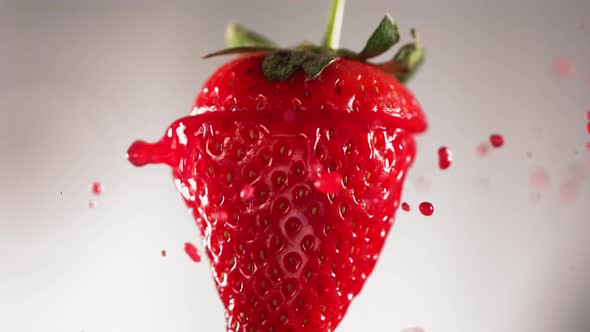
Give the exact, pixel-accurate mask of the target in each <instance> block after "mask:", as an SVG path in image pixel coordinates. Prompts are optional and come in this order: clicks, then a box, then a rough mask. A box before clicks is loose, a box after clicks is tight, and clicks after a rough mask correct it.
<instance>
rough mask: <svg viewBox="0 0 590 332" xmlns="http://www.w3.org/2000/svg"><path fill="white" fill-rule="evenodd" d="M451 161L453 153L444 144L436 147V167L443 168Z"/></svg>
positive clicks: (449, 164)
mask: <svg viewBox="0 0 590 332" xmlns="http://www.w3.org/2000/svg"><path fill="white" fill-rule="evenodd" d="M452 162H453V153H452V152H451V150H450V149H449V148H447V147H446V146H443V147H440V148H439V149H438V168H440V169H442V170H445V169H447V168H449V167H450V166H451V163H452Z"/></svg>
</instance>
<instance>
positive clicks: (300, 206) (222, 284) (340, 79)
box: [128, 54, 426, 332]
mask: <svg viewBox="0 0 590 332" xmlns="http://www.w3.org/2000/svg"><path fill="white" fill-rule="evenodd" d="M263 58H264V54H254V55H249V56H243V57H240V58H238V59H236V60H233V61H230V62H229V63H227V64H226V65H224V66H222V67H221V68H220V69H218V70H217V71H216V72H215V73H214V74H213V75H212V76H211V77H210V78H209V80H208V81H207V82H206V83H205V85H204V86H203V88H202V89H201V91H200V92H199V94H198V96H197V98H196V100H195V103H194V108H193V113H192V114H191V116H189V117H185V118H183V119H180V120H177V121H176V122H175V123H173V124H172V125H171V126H170V128H169V129H168V131H167V134H166V135H165V136H164V137H163V138H162V140H161V141H160V142H158V143H155V144H148V143H145V142H136V143H134V144H133V145H132V147H131V148H130V150H129V152H128V154H129V159H130V160H131V161H132V162H133V163H135V164H136V165H143V164H146V163H167V164H169V165H170V166H171V167H172V169H173V175H174V178H175V183H176V185H177V187H178V189H179V191H180V192H181V193H182V195H183V197H184V199H185V202H186V203H187V205H188V206H189V207H190V208H191V209H192V211H193V214H194V217H195V219H196V223H197V225H198V227H199V229H200V231H201V235H202V237H203V241H204V242H203V243H204V247H205V251H206V254H207V256H208V257H209V260H210V262H211V268H212V274H213V278H214V281H215V284H216V286H217V289H218V292H219V295H220V297H221V300H222V302H223V304H224V306H225V308H226V319H227V330H228V331H236V332H237V331H245V332H250V331H252V332H255V331H261V332H262V331H264V332H267V331H275V332H278V331H293V332H298V331H311V332H315V331H317V332H325V331H332V330H334V329H335V328H336V327H337V325H338V324H339V323H340V321H341V319H342V318H343V316H344V314H345V313H346V311H347V309H348V306H349V304H350V302H351V300H352V299H353V298H354V297H355V296H356V295H357V294H358V293H359V292H360V290H361V289H362V287H363V284H364V282H365V280H366V279H367V277H368V276H369V275H370V274H371V272H372V270H373V268H374V266H375V263H376V261H377V259H378V257H379V254H380V252H381V249H382V247H383V244H384V241H385V238H386V236H387V234H388V232H389V230H390V228H391V226H392V225H393V221H394V215H395V211H396V209H397V208H398V206H399V204H400V195H401V190H402V186H403V182H404V178H405V175H406V172H407V171H408V168H409V167H410V165H411V164H412V161H413V159H414V156H415V142H414V139H413V134H414V133H419V132H422V131H424V130H425V129H426V121H425V118H424V114H423V113H422V110H421V108H420V106H419V104H418V103H417V101H416V100H415V98H414V97H413V96H412V95H411V94H410V92H409V91H408V90H407V89H406V88H405V87H404V86H403V85H402V84H401V83H399V82H398V81H397V80H396V79H395V78H394V77H393V76H391V75H389V74H387V73H384V72H382V71H380V70H378V69H376V68H374V67H373V66H371V65H368V64H365V63H362V62H358V61H353V60H347V59H339V60H337V61H336V62H334V63H333V64H331V65H330V66H329V67H327V68H326V69H325V70H324V71H323V72H322V73H321V75H320V76H319V77H318V78H316V79H314V80H306V77H305V75H304V74H303V73H302V72H297V73H295V74H294V75H293V76H292V77H290V78H289V79H288V80H286V81H273V82H269V81H268V80H267V79H265V77H264V76H263V74H262V71H261V62H262V61H263ZM318 168H321V169H322V170H324V173H323V176H324V177H325V176H328V177H330V175H338V176H337V177H334V176H332V177H330V178H336V179H338V180H339V182H337V183H336V185H335V186H333V187H334V188H332V189H330V190H328V191H329V192H326V191H325V190H318V188H316V186H314V179H315V178H317V177H318V176H320V177H321V176H322V175H318V173H317V169H318Z"/></svg>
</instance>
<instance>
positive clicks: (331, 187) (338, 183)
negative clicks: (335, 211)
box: [313, 172, 342, 194]
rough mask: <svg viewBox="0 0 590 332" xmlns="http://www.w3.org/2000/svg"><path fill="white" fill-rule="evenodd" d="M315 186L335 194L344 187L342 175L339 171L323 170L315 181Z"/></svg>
mask: <svg viewBox="0 0 590 332" xmlns="http://www.w3.org/2000/svg"><path fill="white" fill-rule="evenodd" d="M313 185H314V187H315V188H316V189H317V190H318V191H320V192H323V193H326V194H334V193H337V192H338V190H340V188H342V175H340V173H338V172H330V173H328V172H321V173H319V174H318V175H317V177H316V179H315V181H313Z"/></svg>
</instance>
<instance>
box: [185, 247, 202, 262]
mask: <svg viewBox="0 0 590 332" xmlns="http://www.w3.org/2000/svg"><path fill="white" fill-rule="evenodd" d="M184 251H185V252H186V254H187V255H188V257H189V258H190V259H192V260H193V262H195V263H199V262H200V261H201V253H200V252H199V250H197V247H195V246H194V245H193V244H192V243H190V242H187V243H185V244H184Z"/></svg>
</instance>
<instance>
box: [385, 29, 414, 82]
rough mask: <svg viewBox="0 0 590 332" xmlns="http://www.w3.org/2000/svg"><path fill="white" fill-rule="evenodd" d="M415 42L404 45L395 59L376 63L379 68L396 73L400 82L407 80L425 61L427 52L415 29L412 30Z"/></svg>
mask: <svg viewBox="0 0 590 332" xmlns="http://www.w3.org/2000/svg"><path fill="white" fill-rule="evenodd" d="M411 33H412V37H413V38H414V42H412V43H409V44H406V45H404V46H402V47H401V48H400V49H399V51H397V53H396V54H395V56H394V57H393V59H391V60H390V61H387V62H385V63H380V64H376V65H375V66H376V67H378V68H379V69H381V70H383V71H385V72H388V73H390V74H392V75H394V76H395V77H396V78H397V79H398V80H399V81H400V82H402V83H405V82H407V81H408V80H409V79H410V78H412V76H414V74H415V73H416V72H417V71H418V69H419V68H420V66H422V64H423V63H424V59H425V52H424V48H422V46H420V40H419V39H418V36H417V34H416V31H415V30H414V29H412V30H411Z"/></svg>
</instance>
